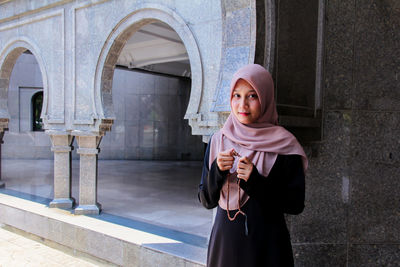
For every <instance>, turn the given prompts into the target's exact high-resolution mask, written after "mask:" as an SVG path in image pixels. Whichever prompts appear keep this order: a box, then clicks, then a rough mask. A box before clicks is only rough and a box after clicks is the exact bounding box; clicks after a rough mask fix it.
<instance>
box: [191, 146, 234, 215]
mask: <svg viewBox="0 0 400 267" xmlns="http://www.w3.org/2000/svg"><path fill="white" fill-rule="evenodd" d="M210 143H211V140H210V142H209V143H208V146H207V149H206V154H205V156H204V164H203V173H202V175H201V182H200V185H199V190H198V197H199V201H200V202H201V203H202V204H203V206H204V207H206V208H207V209H212V208H215V207H216V206H217V205H218V200H219V195H220V190H221V188H222V185H223V183H224V180H225V178H226V176H227V174H228V171H220V170H219V168H218V166H217V160H216V159H215V160H214V161H213V163H212V165H211V168H209V167H208V166H209V157H210Z"/></svg>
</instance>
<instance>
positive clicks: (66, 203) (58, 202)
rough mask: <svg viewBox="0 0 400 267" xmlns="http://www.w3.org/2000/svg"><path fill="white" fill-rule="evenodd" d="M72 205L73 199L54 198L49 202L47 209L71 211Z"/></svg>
mask: <svg viewBox="0 0 400 267" xmlns="http://www.w3.org/2000/svg"><path fill="white" fill-rule="evenodd" d="M74 204H75V199H73V198H55V199H53V200H52V201H51V202H50V204H49V207H50V208H59V209H72V207H73V206H74Z"/></svg>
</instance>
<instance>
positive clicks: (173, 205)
mask: <svg viewBox="0 0 400 267" xmlns="http://www.w3.org/2000/svg"><path fill="white" fill-rule="evenodd" d="M139 25H140V27H138V25H132V26H129V27H128V28H127V29H126V30H125V31H124V32H121V33H120V35H119V37H117V38H116V40H115V41H114V44H119V43H123V44H124V45H121V46H119V49H118V53H117V54H115V53H116V52H117V50H114V49H110V53H112V58H111V56H108V57H107V58H108V61H106V64H105V68H106V69H105V70H104V71H103V75H104V76H106V77H108V79H109V80H108V81H106V80H103V81H102V85H105V84H106V82H111V88H110V89H109V90H105V89H104V88H103V89H104V91H103V93H104V95H103V101H105V98H107V99H108V97H109V98H110V99H112V103H113V107H114V108H113V116H114V117H115V120H114V124H113V131H111V132H110V133H107V135H106V136H105V137H103V140H102V143H101V146H100V148H101V153H100V154H99V159H100V161H99V187H98V199H99V202H100V203H101V204H102V208H103V212H104V213H111V214H113V215H117V216H122V217H125V218H130V219H132V220H138V221H141V222H144V223H148V224H150V225H151V224H154V225H157V226H161V227H166V228H170V229H174V230H179V231H183V232H187V233H193V234H196V235H199V236H201V237H203V238H206V237H207V236H208V234H209V232H210V227H211V218H212V216H211V212H210V211H207V210H205V209H203V208H202V207H201V206H200V204H199V203H198V200H197V186H198V182H199V180H200V176H201V168H202V159H203V153H204V144H203V143H202V139H201V136H194V135H192V133H191V128H190V126H189V125H188V123H187V121H186V120H185V119H184V116H185V113H186V110H187V108H188V104H189V99H190V97H191V90H193V86H192V85H193V78H194V77H193V75H192V64H191V60H190V57H189V53H188V51H187V49H186V46H185V44H184V42H183V41H182V39H181V38H180V36H179V35H178V33H177V32H176V31H175V30H174V29H173V28H172V27H170V26H169V25H168V24H166V23H165V22H162V21H160V20H148V21H147V23H141V24H139ZM133 28H135V31H134V32H132V29H133ZM129 32H130V33H131V34H130V35H129V36H128V33H129ZM120 38H125V39H120ZM111 64H114V65H113V66H111ZM110 72H111V73H110ZM196 75H201V73H200V74H199V73H196ZM196 79H197V80H196V82H198V80H199V78H196ZM105 86H108V85H105ZM108 92H110V93H111V92H112V93H111V94H109V93H108ZM101 159H119V160H121V161H118V162H115V161H113V162H111V161H102V160H101ZM111 177H112V179H111Z"/></svg>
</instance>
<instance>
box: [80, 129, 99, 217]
mask: <svg viewBox="0 0 400 267" xmlns="http://www.w3.org/2000/svg"><path fill="white" fill-rule="evenodd" d="M76 138H77V141H78V145H79V148H78V151H77V152H78V154H79V156H80V166H79V168H80V170H79V206H78V207H77V208H75V214H99V213H100V210H101V205H100V204H99V203H97V155H98V153H99V145H100V141H101V138H102V137H101V136H76Z"/></svg>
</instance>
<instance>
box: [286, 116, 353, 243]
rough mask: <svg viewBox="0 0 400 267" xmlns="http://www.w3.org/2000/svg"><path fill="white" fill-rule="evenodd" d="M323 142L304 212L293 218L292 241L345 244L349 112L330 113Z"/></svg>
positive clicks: (314, 159)
mask: <svg viewBox="0 0 400 267" xmlns="http://www.w3.org/2000/svg"><path fill="white" fill-rule="evenodd" d="M324 125H325V136H324V141H323V142H321V143H320V144H319V145H318V147H317V148H316V152H315V153H318V154H316V155H311V157H310V162H309V170H308V171H307V174H306V203H305V209H304V211H303V213H302V214H300V215H298V216H293V217H290V221H291V226H290V230H291V235H292V241H293V242H299V243H303V242H323V243H345V242H346V239H347V223H346V221H347V207H348V202H349V182H350V170H349V168H348V163H347V162H348V160H349V155H350V136H349V131H350V126H351V121H350V119H349V114H348V113H343V112H329V113H327V114H325V118H324Z"/></svg>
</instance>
